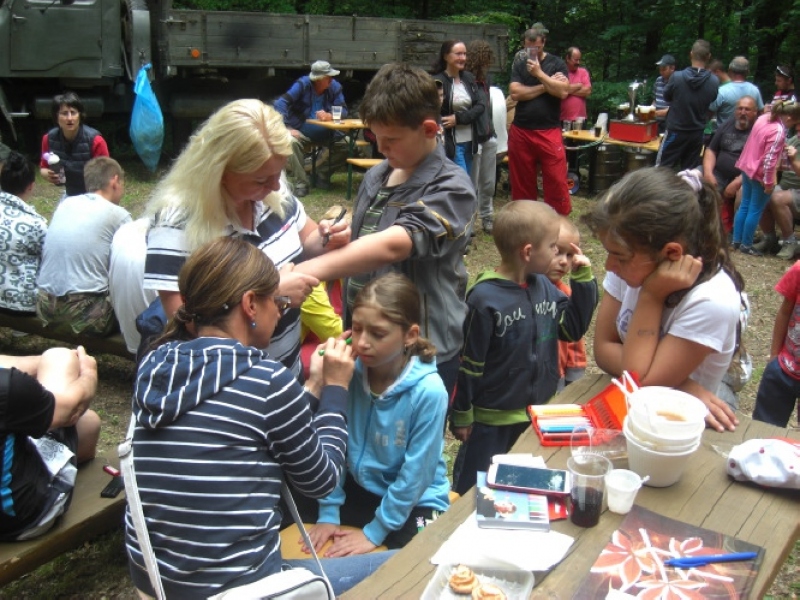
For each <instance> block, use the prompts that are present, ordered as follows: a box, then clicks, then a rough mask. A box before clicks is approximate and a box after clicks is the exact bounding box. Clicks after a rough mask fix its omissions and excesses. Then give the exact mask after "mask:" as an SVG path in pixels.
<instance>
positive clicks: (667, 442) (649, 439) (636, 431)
mask: <svg viewBox="0 0 800 600" xmlns="http://www.w3.org/2000/svg"><path fill="white" fill-rule="evenodd" d="M625 431H627V433H625V435H626V437H629V436H631V435H632V436H633V437H634V438H635V439H636V441H637V442H639V443H640V444H642V445H643V446H646V447H648V448H654V449H656V450H661V451H663V452H667V451H673V452H676V451H677V452H679V451H681V450H686V449H688V448H689V447H690V446H692V445H693V444H694V443H696V442H697V440H698V439H700V437H702V435H703V431H705V423H700V424H699V425H698V427H697V428H696V429H695V430H694V431H692V432H691V433H689V434H687V435H685V436H680V437H668V436H661V435H657V434H655V433H652V432H651V431H649V430H647V429H645V428H643V427H641V426H640V425H638V424H637V422H636V421H635V420H634V419H632V418H630V415H628V416H627V417H625V420H624V421H623V432H625Z"/></svg>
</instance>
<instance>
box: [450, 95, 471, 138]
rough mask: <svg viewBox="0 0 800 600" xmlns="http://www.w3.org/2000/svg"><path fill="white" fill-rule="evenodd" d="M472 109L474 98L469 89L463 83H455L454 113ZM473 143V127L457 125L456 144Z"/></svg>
mask: <svg viewBox="0 0 800 600" xmlns="http://www.w3.org/2000/svg"><path fill="white" fill-rule="evenodd" d="M470 108H472V98H470V96H469V92H468V91H467V88H466V87H464V84H463V83H461V82H459V83H453V112H454V113H457V112H459V111H462V110H469V109H470ZM471 141H472V125H471V124H467V125H456V143H457V144H463V143H464V142H471Z"/></svg>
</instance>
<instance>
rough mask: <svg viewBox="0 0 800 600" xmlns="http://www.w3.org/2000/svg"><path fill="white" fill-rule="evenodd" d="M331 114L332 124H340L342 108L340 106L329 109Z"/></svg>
mask: <svg viewBox="0 0 800 600" xmlns="http://www.w3.org/2000/svg"><path fill="white" fill-rule="evenodd" d="M331 114H332V115H333V122H334V123H341V122H342V107H341V106H332V107H331Z"/></svg>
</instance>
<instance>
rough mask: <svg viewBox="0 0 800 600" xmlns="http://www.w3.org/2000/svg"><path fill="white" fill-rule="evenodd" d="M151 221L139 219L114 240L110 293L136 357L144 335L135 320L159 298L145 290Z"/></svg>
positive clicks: (122, 229)
mask: <svg viewBox="0 0 800 600" xmlns="http://www.w3.org/2000/svg"><path fill="white" fill-rule="evenodd" d="M149 225H150V220H149V219H147V218H142V219H137V220H136V221H131V222H130V223H125V225H123V226H122V227H120V228H119V229H117V232H116V233H115V234H114V239H113V240H112V241H111V263H110V264H109V269H108V292H109V296H110V298H109V299H110V300H111V306H113V307H114V314H115V315H116V317H117V321H118V322H119V328H120V330H121V331H122V336H123V337H124V338H125V345H126V346H127V347H128V352H130V353H131V354H136V350H137V349H138V347H139V341H140V339H141V335H140V334H139V332H138V331H137V330H136V317H138V316H139V315H140V314H141V313H142V312H143V311H144V309H146V308H147V307H148V306H150V303H151V302H152V301H153V300H155V299H156V297H157V296H158V292H157V291H156V290H146V289H144V262H145V258H147V228H148V227H149Z"/></svg>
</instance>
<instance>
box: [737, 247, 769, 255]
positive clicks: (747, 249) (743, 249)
mask: <svg viewBox="0 0 800 600" xmlns="http://www.w3.org/2000/svg"><path fill="white" fill-rule="evenodd" d="M739 252H741V253H742V254H748V255H750V256H764V253H763V252H759V251H758V250H756V249H755V248H753V247H752V246H739Z"/></svg>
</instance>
